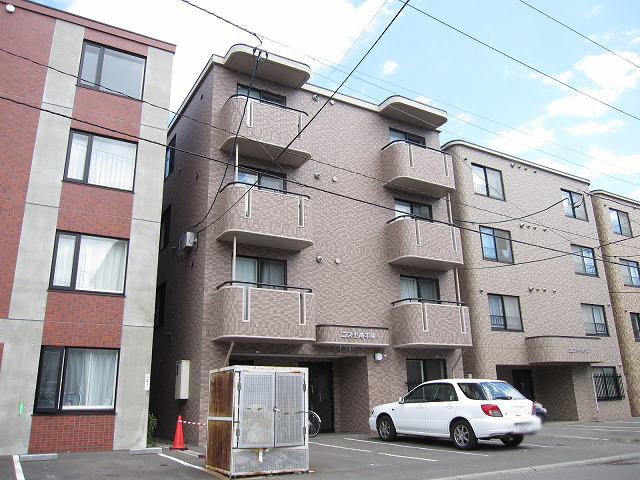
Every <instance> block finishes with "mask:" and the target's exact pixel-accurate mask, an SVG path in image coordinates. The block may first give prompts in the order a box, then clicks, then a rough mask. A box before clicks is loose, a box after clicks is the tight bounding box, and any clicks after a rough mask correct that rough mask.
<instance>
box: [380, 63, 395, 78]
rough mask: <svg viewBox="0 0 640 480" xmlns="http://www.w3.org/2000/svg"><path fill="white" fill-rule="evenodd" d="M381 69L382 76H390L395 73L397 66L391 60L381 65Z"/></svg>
mask: <svg viewBox="0 0 640 480" xmlns="http://www.w3.org/2000/svg"><path fill="white" fill-rule="evenodd" d="M381 69H382V74H383V75H391V74H393V73H396V70H398V64H397V63H396V62H394V61H393V60H387V61H386V62H384V63H383V64H382V67H381Z"/></svg>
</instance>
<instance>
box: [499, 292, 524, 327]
mask: <svg viewBox="0 0 640 480" xmlns="http://www.w3.org/2000/svg"><path fill="white" fill-rule="evenodd" d="M503 300H504V310H505V312H504V313H505V315H506V317H507V328H509V329H516V330H521V329H522V320H521V319H520V305H519V302H518V298H517V297H503Z"/></svg>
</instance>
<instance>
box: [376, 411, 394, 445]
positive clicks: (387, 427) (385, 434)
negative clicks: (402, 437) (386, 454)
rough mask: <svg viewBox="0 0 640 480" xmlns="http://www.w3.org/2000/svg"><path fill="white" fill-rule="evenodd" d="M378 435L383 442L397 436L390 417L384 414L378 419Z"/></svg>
mask: <svg viewBox="0 0 640 480" xmlns="http://www.w3.org/2000/svg"><path fill="white" fill-rule="evenodd" d="M378 436H379V437H380V438H381V439H382V440H384V441H385V442H391V441H393V440H395V439H396V438H397V437H398V435H397V434H396V427H395V425H394V424H393V420H391V417H389V416H387V415H385V416H383V417H380V418H379V419H378Z"/></svg>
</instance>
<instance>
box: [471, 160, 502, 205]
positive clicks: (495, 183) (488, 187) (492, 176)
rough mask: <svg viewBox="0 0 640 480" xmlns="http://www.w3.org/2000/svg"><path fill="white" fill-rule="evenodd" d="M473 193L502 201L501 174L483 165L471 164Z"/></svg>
mask: <svg viewBox="0 0 640 480" xmlns="http://www.w3.org/2000/svg"><path fill="white" fill-rule="evenodd" d="M471 171H472V175H473V191H474V192H475V193H476V194H478V195H484V196H485V197H491V198H497V199H500V200H504V188H503V186H502V172H501V171H500V170H494V169H493V168H489V167H485V166H483V165H477V164H475V163H472V164H471Z"/></svg>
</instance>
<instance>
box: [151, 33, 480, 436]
mask: <svg viewBox="0 0 640 480" xmlns="http://www.w3.org/2000/svg"><path fill="white" fill-rule="evenodd" d="M255 65H256V57H255V54H254V52H253V51H252V49H251V48H249V47H246V46H241V45H239V46H234V47H232V48H231V49H230V50H229V52H228V53H227V54H226V55H225V56H224V57H219V56H215V55H214V56H213V57H212V58H211V60H210V62H209V63H208V64H207V66H206V67H205V69H204V71H203V72H202V74H201V76H200V77H199V78H198V80H197V81H196V83H195V84H194V86H193V89H192V90H191V92H190V94H189V95H188V97H187V98H186V100H185V101H184V103H183V105H182V107H181V109H180V112H179V115H178V116H177V117H176V119H175V120H174V121H173V122H172V124H171V125H170V127H169V134H168V143H169V146H170V147H169V148H168V150H167V164H166V170H165V176H166V179H165V189H164V204H163V212H164V213H163V217H162V218H163V222H162V226H161V243H160V248H161V250H160V259H159V272H158V289H157V310H156V328H155V335H154V357H153V366H152V370H153V373H152V386H151V390H152V391H151V411H152V412H153V413H154V414H155V415H156V416H158V417H159V420H160V422H159V423H160V431H159V433H160V435H162V436H164V437H171V436H172V435H173V432H174V428H175V421H176V417H177V415H178V414H180V415H182V417H183V419H184V420H187V421H196V422H198V421H200V422H201V421H204V420H205V419H206V415H207V402H208V379H209V370H210V369H212V368H219V367H222V366H223V365H225V364H226V363H230V364H234V363H235V364H254V365H274V366H294V367H295V366H306V367H309V369H310V388H309V394H310V405H311V408H312V409H313V410H315V411H316V412H318V413H319V414H320V416H321V418H322V427H323V430H325V431H366V430H367V429H368V426H367V418H368V415H369V412H370V409H371V407H372V406H373V405H376V404H380V403H383V402H388V401H393V400H396V399H397V398H398V397H399V396H401V395H403V394H404V393H406V392H407V390H408V388H410V387H412V386H414V385H416V384H417V383H419V382H421V381H423V380H426V379H431V378H441V377H443V376H447V377H452V376H456V377H459V376H462V374H463V362H462V350H463V349H465V348H468V347H470V346H471V328H470V319H469V310H468V308H467V307H466V306H464V305H463V304H462V303H461V300H460V293H459V290H458V286H457V273H456V269H457V268H459V267H460V266H462V265H463V257H462V244H461V233H460V230H459V229H458V228H456V227H453V226H452V225H451V208H450V204H449V202H448V197H449V195H450V193H451V192H452V191H454V190H455V188H456V182H455V179H454V170H453V165H452V161H451V157H450V156H449V155H447V154H445V153H443V152H442V151H441V150H440V141H439V132H438V127H439V126H441V125H442V124H444V123H445V122H446V120H447V117H446V114H445V112H443V111H441V110H438V109H435V108H432V107H428V106H426V105H423V104H420V103H417V102H415V101H413V100H408V99H405V98H402V97H391V98H389V99H387V100H386V101H385V102H383V103H382V104H380V105H375V104H371V103H367V102H363V101H361V100H356V99H354V98H350V97H347V96H343V95H336V96H335V97H334V99H332V101H331V102H329V103H328V104H327V105H326V107H325V108H324V110H323V111H322V112H321V113H320V114H319V115H318V117H317V118H316V119H315V120H314V121H313V122H311V118H312V117H313V115H314V114H315V113H317V112H318V111H319V109H320V108H321V107H322V105H323V104H324V103H325V102H326V101H327V100H328V98H329V96H330V95H331V92H330V91H327V90H324V89H322V88H318V87H314V86H310V85H306V84H305V82H306V81H307V80H308V79H309V74H310V71H309V68H308V67H307V66H306V65H303V64H300V63H296V62H294V61H291V60H288V59H286V58H283V57H279V56H277V55H275V54H273V53H269V55H268V57H267V58H264V57H263V59H262V60H261V61H260V63H259V64H258V68H257V76H256V78H255V80H254V82H253V85H252V88H251V91H250V92H249V91H248V87H249V85H250V84H251V81H252V72H253V70H254V68H255ZM245 108H246V110H245ZM243 112H244V118H243ZM241 119H242V121H241ZM309 123H310V125H309V127H308V128H307V129H305V130H304V132H302V134H301V135H300V136H299V137H298V138H297V139H296V140H295V141H293V142H292V143H291V145H290V146H289V147H288V148H287V149H286V150H284V147H286V146H287V145H288V144H289V143H290V142H291V141H292V140H293V139H294V137H295V135H296V134H297V133H299V132H300V131H301V129H303V128H304V127H305V126H306V125H308V124H309ZM239 126H240V129H239V137H238V140H237V148H236V149H235V151H234V150H233V144H234V137H235V133H236V131H237V129H238V127H239ZM174 147H175V148H174ZM236 153H237V156H236ZM276 159H277V162H276ZM227 163H229V166H228V168H227V167H226V165H227ZM225 170H226V175H225ZM254 183H255V184H256V185H255V187H254V188H250V187H251V185H252V184H254ZM219 190H220V191H219ZM218 191H219V193H218ZM214 200H215V202H214ZM212 204H213V207H212V209H211V212H210V214H209V215H208V216H207V217H206V220H204V221H202V222H201V223H199V222H200V221H201V220H202V219H203V217H204V215H205V213H206V212H207V210H208V209H209V208H210V206H211V205H212ZM205 227H207V228H206V229H205ZM187 231H191V232H199V233H198V235H197V242H196V243H195V244H194V245H192V246H189V244H190V243H191V240H190V239H191V234H189V233H185V232H187ZM179 242H180V245H178V243H179ZM421 299H429V300H430V302H423V301H421ZM182 360H188V361H189V364H188V365H189V368H188V373H189V379H188V381H189V383H188V385H189V388H188V391H187V389H184V390H183V391H180V392H175V391H174V386H175V383H176V382H175V378H176V375H177V373H180V375H181V379H182V381H186V380H185V379H184V377H185V376H186V372H187V368H186V365H187V363H186V362H182V363H180V364H179V365H180V366H179V367H176V362H180V361H182ZM177 368H178V370H177ZM176 393H177V394H176ZM176 397H179V398H180V399H176ZM201 430H202V431H201V432H200V433H198V432H197V427H189V426H185V437H186V441H187V442H194V443H195V442H198V441H200V442H202V441H204V438H205V432H204V429H201Z"/></svg>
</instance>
